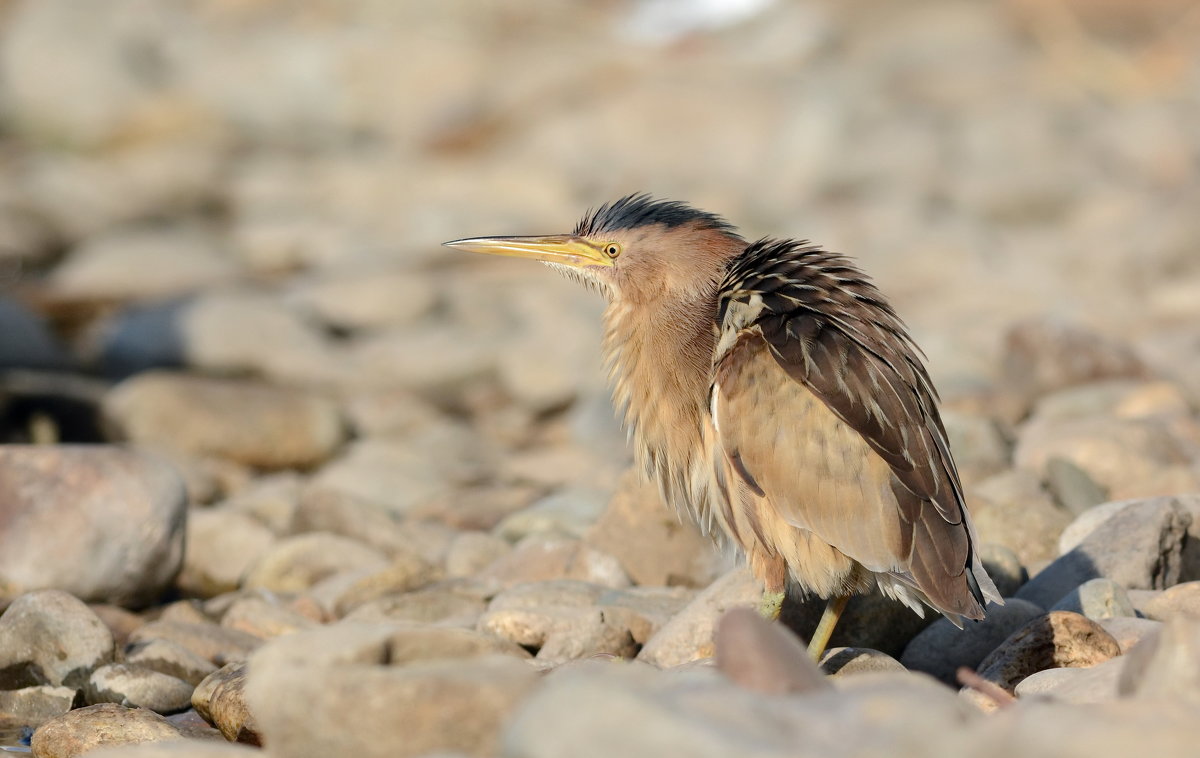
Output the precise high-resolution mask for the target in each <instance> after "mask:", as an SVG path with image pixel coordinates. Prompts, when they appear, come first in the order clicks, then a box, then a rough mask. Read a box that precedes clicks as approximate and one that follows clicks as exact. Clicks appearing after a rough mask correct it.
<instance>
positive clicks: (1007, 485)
mask: <svg viewBox="0 0 1200 758" xmlns="http://www.w3.org/2000/svg"><path fill="white" fill-rule="evenodd" d="M972 494H973V495H974V497H973V499H972V501H971V517H972V520H973V521H974V522H975V529H976V531H977V532H978V533H979V534H980V535H982V537H983V539H985V540H987V541H988V542H994V543H998V544H1000V545H1003V546H1004V547H1007V548H1008V549H1010V550H1012V551H1013V552H1014V553H1016V555H1017V558H1018V560H1019V561H1020V562H1021V563H1022V564H1024V565H1026V566H1035V565H1038V564H1041V563H1043V562H1046V561H1050V560H1053V559H1054V558H1055V557H1057V556H1058V535H1059V533H1061V532H1062V530H1063V529H1065V528H1066V527H1067V525H1068V524H1070V523H1071V514H1070V513H1069V512H1068V511H1067V510H1065V509H1064V508H1061V507H1059V506H1058V505H1057V504H1056V503H1055V502H1054V500H1053V499H1051V497H1050V495H1049V494H1047V493H1046V491H1045V490H1044V489H1042V483H1041V480H1040V479H1039V478H1038V476H1037V475H1036V474H1035V473H1033V472H1032V471H1030V470H1026V469H1020V468H1018V469H1012V470H1009V471H1006V472H1004V473H1002V474H997V475H996V476H993V477H991V478H989V479H987V480H985V481H983V482H980V483H979V484H978V485H976V486H975V488H974V489H973V490H972Z"/></svg>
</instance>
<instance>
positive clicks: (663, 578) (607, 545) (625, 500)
mask: <svg viewBox="0 0 1200 758" xmlns="http://www.w3.org/2000/svg"><path fill="white" fill-rule="evenodd" d="M584 541H585V542H586V543H587V544H588V545H592V546H594V547H596V548H597V549H599V550H602V551H604V552H606V553H608V554H610V555H612V556H613V557H615V558H616V559H617V560H618V561H619V562H620V564H621V566H622V568H624V570H625V571H626V572H627V573H628V574H629V577H630V578H631V579H632V580H633V582H634V583H635V584H638V585H682V586H685V587H707V586H708V585H709V584H711V583H712V582H713V580H715V579H716V578H717V577H718V576H719V575H720V574H721V572H722V571H723V570H724V569H725V567H724V565H723V564H724V561H723V560H722V558H721V556H720V555H719V553H718V552H717V550H716V549H715V547H714V546H713V542H712V540H711V539H709V538H708V537H705V536H703V535H701V534H700V532H699V530H697V529H696V527H695V526H694V525H693V524H692V523H691V522H690V521H683V520H681V519H680V518H679V516H678V514H676V513H675V512H674V511H673V510H671V509H670V508H669V507H668V506H667V505H666V504H665V503H663V501H662V498H661V497H660V496H659V494H658V487H657V486H656V485H654V484H651V483H649V482H646V481H644V480H643V479H642V477H641V476H640V475H639V474H638V472H636V471H628V472H626V473H625V474H624V475H622V477H621V479H620V481H619V482H618V484H617V491H616V493H615V494H614V495H613V497H612V499H611V501H610V502H609V504H608V507H607V508H606V509H605V510H604V512H603V513H602V514H601V515H600V517H599V519H598V520H597V521H596V523H595V525H594V526H592V527H591V529H590V530H589V531H588V533H587V535H586V536H585V537H584Z"/></svg>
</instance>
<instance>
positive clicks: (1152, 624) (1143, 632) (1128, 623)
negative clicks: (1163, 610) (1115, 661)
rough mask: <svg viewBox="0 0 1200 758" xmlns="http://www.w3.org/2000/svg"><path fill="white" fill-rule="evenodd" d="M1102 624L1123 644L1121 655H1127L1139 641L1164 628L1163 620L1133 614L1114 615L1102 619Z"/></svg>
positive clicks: (1118, 642)
mask: <svg viewBox="0 0 1200 758" xmlns="http://www.w3.org/2000/svg"><path fill="white" fill-rule="evenodd" d="M1100 626H1102V627H1104V631H1106V632H1108V633H1109V634H1111V635H1112V636H1113V639H1115V640H1116V641H1117V644H1118V645H1120V646H1121V655H1125V654H1126V653H1128V652H1129V651H1130V650H1132V649H1133V648H1134V647H1135V646H1136V645H1137V644H1138V643H1139V642H1141V641H1142V640H1144V639H1146V638H1147V637H1149V636H1150V635H1152V634H1156V633H1157V632H1158V630H1159V629H1161V628H1162V622H1161V621H1151V620H1150V619H1144V618H1136V617H1132V616H1114V617H1112V618H1106V619H1100Z"/></svg>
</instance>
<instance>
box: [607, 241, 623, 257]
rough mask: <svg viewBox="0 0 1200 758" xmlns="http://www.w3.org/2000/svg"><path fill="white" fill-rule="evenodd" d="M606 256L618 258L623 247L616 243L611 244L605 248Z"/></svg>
mask: <svg viewBox="0 0 1200 758" xmlns="http://www.w3.org/2000/svg"><path fill="white" fill-rule="evenodd" d="M604 254H605V255H607V256H608V257H609V258H616V257H617V256H618V255H620V254H621V246H620V245H618V244H617V243H615V242H610V243H608V244H607V245H606V246H605V247H604Z"/></svg>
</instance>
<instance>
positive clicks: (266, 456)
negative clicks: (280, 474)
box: [104, 372, 345, 469]
mask: <svg viewBox="0 0 1200 758" xmlns="http://www.w3.org/2000/svg"><path fill="white" fill-rule="evenodd" d="M104 413H105V415H106V417H107V418H109V419H110V420H111V421H112V422H113V424H114V425H115V426H116V427H117V428H118V429H119V430H121V432H122V433H123V434H124V435H125V437H126V438H128V439H130V440H131V441H133V442H136V443H138V444H143V445H148V446H156V447H161V448H164V449H169V450H175V451H178V452H181V453H186V454H190V455H199V456H216V457H219V458H227V459H230V460H233V461H236V462H238V463H243V464H246V465H249V466H255V467H259V468H268V469H270V468H302V467H306V466H312V465H314V464H317V463H321V462H322V461H324V460H326V459H327V458H329V457H331V456H332V455H333V453H334V452H335V451H336V450H337V448H338V447H339V446H340V445H341V444H342V441H343V439H344V437H345V429H344V427H343V424H342V418H341V415H340V414H339V412H338V408H337V406H336V405H335V404H333V403H332V402H330V401H329V400H326V399H325V398H323V397H321V396H319V395H316V394H313V393H311V392H307V391H304V390H299V389H292V388H288V387H277V386H272V385H268V384H264V383H261V382H257V381H252V380H241V379H214V378H208V377H200V376H187V375H182V374H170V373H163V372H148V373H144V374H138V375H137V376H134V377H132V378H130V379H126V380H125V381H124V382H121V383H120V384H118V385H117V386H116V387H114V388H113V389H112V391H111V392H110V394H109V395H108V397H106V398H105V400H104Z"/></svg>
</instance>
